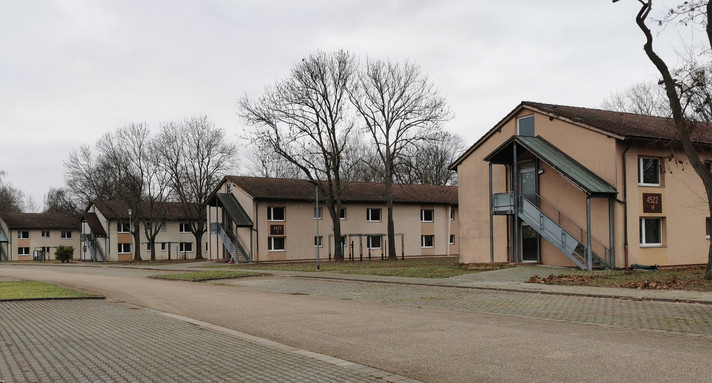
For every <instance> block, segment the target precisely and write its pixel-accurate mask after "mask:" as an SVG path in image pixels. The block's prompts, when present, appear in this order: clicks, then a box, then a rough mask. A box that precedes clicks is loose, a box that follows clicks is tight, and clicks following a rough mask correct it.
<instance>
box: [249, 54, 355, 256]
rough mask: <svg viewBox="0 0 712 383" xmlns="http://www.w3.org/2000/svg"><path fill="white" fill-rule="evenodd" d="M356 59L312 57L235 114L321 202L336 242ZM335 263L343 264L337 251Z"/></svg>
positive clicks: (345, 56)
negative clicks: (298, 172) (317, 192)
mask: <svg viewBox="0 0 712 383" xmlns="http://www.w3.org/2000/svg"><path fill="white" fill-rule="evenodd" d="M356 72H357V66H356V60H355V59H354V57H353V56H352V55H351V54H350V53H347V52H345V51H338V52H335V53H331V54H327V53H323V52H315V53H312V54H310V55H309V56H307V57H305V58H303V59H302V61H301V62H299V63H297V64H296V65H295V66H294V67H293V68H292V71H291V73H290V75H289V77H287V78H286V79H284V80H282V81H280V82H278V83H276V84H275V85H273V86H271V87H269V88H267V89H266V90H265V94H264V95H263V96H262V97H261V98H259V99H258V100H257V101H250V100H249V99H248V98H247V97H244V98H242V99H241V100H240V102H239V103H240V114H241V116H242V117H243V118H244V119H245V121H246V122H247V123H248V124H250V125H252V126H256V127H257V128H256V129H254V130H253V131H252V133H251V137H252V140H253V142H255V143H259V144H260V145H263V146H266V147H270V148H272V150H273V151H274V152H275V153H277V154H278V155H279V156H281V157H282V158H284V159H286V160H287V161H289V162H290V163H292V164H294V165H295V166H296V167H298V168H299V169H300V170H301V171H302V172H303V174H304V176H305V177H306V178H307V179H309V180H311V181H313V182H314V183H315V184H316V185H317V187H318V188H319V189H320V191H321V195H322V196H324V197H325V200H326V207H327V209H328V210H329V214H330V216H331V221H332V226H333V232H334V238H335V239H336V241H338V240H339V238H341V220H340V218H339V216H340V212H341V198H342V197H341V196H342V191H343V185H342V180H343V179H342V175H341V170H342V160H343V155H344V150H345V148H346V145H347V142H348V138H349V136H350V133H351V131H352V129H353V127H354V124H353V117H352V114H351V113H350V110H351V109H352V108H351V105H350V104H349V99H348V95H349V93H350V92H351V91H352V89H353V87H354V85H355V77H356ZM335 249H336V250H335V252H334V259H335V260H343V253H342V251H341V248H340V246H335Z"/></svg>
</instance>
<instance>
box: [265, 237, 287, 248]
mask: <svg viewBox="0 0 712 383" xmlns="http://www.w3.org/2000/svg"><path fill="white" fill-rule="evenodd" d="M284 238H285V237H267V250H268V251H284Z"/></svg>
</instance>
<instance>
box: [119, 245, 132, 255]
mask: <svg viewBox="0 0 712 383" xmlns="http://www.w3.org/2000/svg"><path fill="white" fill-rule="evenodd" d="M116 249H117V252H118V253H119V254H131V244H130V243H117V244H116Z"/></svg>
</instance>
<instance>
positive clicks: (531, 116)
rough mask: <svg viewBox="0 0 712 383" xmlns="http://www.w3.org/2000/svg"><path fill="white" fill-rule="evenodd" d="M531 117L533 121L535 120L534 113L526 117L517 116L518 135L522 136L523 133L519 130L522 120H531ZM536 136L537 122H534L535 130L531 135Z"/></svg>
mask: <svg viewBox="0 0 712 383" xmlns="http://www.w3.org/2000/svg"><path fill="white" fill-rule="evenodd" d="M529 119H531V120H532V122H534V115H533V114H530V115H528V116H524V117H519V118H517V136H521V135H522V134H521V132H520V130H519V124H520V122H521V121H522V120H529ZM534 136H536V124H534V132H533V134H532V135H531V137H534Z"/></svg>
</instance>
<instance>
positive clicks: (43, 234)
mask: <svg viewBox="0 0 712 383" xmlns="http://www.w3.org/2000/svg"><path fill="white" fill-rule="evenodd" d="M42 238H49V230H42Z"/></svg>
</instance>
